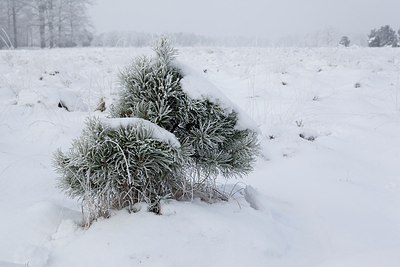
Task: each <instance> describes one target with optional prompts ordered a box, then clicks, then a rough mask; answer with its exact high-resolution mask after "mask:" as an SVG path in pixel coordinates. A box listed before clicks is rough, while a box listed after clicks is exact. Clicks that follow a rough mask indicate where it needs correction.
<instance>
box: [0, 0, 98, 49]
mask: <svg viewBox="0 0 400 267" xmlns="http://www.w3.org/2000/svg"><path fill="white" fill-rule="evenodd" d="M90 4H91V0H0V48H2V47H8V48H17V47H41V48H45V47H49V48H53V47H73V46H90V45H91V42H92V40H93V34H92V32H91V29H92V27H91V24H90V20H89V16H88V6H89V5H90Z"/></svg>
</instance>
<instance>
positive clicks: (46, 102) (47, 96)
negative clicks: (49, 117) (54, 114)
mask: <svg viewBox="0 0 400 267" xmlns="http://www.w3.org/2000/svg"><path fill="white" fill-rule="evenodd" d="M60 102H62V105H63V106H64V107H66V108H68V111H71V112H72V111H88V106H87V105H86V104H85V103H84V102H83V101H82V97H81V95H80V94H79V93H77V92H74V91H70V90H68V89H65V88H62V89H58V88H40V89H24V90H21V91H20V92H19V93H18V97H17V104H18V105H22V106H31V107H33V106H37V105H42V106H44V107H46V108H56V107H60V105H59V104H60Z"/></svg>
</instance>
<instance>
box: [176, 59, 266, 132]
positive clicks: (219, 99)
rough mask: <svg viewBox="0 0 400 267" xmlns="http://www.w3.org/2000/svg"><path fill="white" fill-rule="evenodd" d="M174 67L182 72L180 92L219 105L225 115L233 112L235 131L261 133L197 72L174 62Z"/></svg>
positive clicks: (247, 117) (242, 112) (251, 121)
mask: <svg viewBox="0 0 400 267" xmlns="http://www.w3.org/2000/svg"><path fill="white" fill-rule="evenodd" d="M175 66H176V67H177V68H178V69H180V70H181V72H182V75H183V79H182V80H181V85H182V90H183V91H184V92H185V93H186V94H187V95H188V96H189V97H191V98H192V99H198V100H200V99H209V100H210V101H211V102H213V103H217V104H219V105H220V106H221V107H222V108H223V109H224V111H225V112H226V113H227V114H229V113H231V112H232V111H235V112H236V113H237V117H238V121H237V124H236V126H235V128H236V129H238V130H245V129H250V130H252V131H254V132H257V133H261V132H260V130H259V127H258V126H257V123H256V122H255V121H254V120H252V119H251V118H250V117H249V116H248V115H247V114H246V113H245V112H244V111H242V110H241V108H240V107H238V106H237V105H236V104H235V103H233V102H232V101H231V100H230V99H229V98H228V97H227V96H226V95H224V94H223V93H222V92H221V91H220V90H219V89H218V88H217V87H216V86H215V85H214V84H213V83H211V82H210V81H208V80H207V79H206V78H204V77H203V76H201V74H200V73H199V72H197V71H196V70H194V69H193V68H191V67H189V66H188V65H186V64H184V63H182V62H179V61H177V62H175Z"/></svg>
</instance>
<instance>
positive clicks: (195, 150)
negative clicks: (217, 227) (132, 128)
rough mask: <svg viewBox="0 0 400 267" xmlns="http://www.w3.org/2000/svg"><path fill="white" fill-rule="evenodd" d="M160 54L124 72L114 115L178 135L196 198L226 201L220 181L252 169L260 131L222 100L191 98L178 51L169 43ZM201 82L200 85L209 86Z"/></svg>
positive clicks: (162, 44)
mask: <svg viewBox="0 0 400 267" xmlns="http://www.w3.org/2000/svg"><path fill="white" fill-rule="evenodd" d="M155 52H156V57H155V58H147V57H140V58H138V59H136V60H135V61H134V62H133V63H132V64H131V65H130V66H128V67H127V68H126V69H125V70H124V71H123V72H122V73H121V94H120V99H119V101H118V102H117V103H116V104H115V106H114V107H113V110H112V112H111V114H112V116H113V117H138V118H143V119H146V120H149V121H151V122H153V123H155V124H157V125H159V126H160V127H163V128H164V129H166V130H168V131H169V132H171V133H173V134H174V135H175V136H176V137H177V139H178V140H179V141H180V143H181V144H182V147H185V149H186V153H187V154H188V157H187V158H186V162H185V165H186V166H185V171H186V174H187V176H188V177H187V178H188V179H190V181H191V186H192V188H191V189H192V190H191V192H192V197H193V195H196V196H199V197H201V198H203V199H212V198H215V197H221V196H222V195H221V194H219V192H218V191H217V190H216V188H215V184H214V181H215V178H216V177H217V176H218V175H222V176H224V177H233V176H242V175H245V174H247V173H249V172H250V171H251V170H252V164H253V163H254V161H255V158H256V155H257V153H258V147H259V145H258V137H257V131H256V130H254V129H247V128H244V127H240V124H239V123H238V120H239V114H238V113H237V110H236V109H235V108H233V107H225V105H223V104H226V103H220V102H221V101H222V102H224V101H223V99H215V98H214V97H210V96H209V95H207V93H206V94H202V93H201V92H200V94H198V92H197V93H195V95H197V94H198V96H195V97H191V96H192V95H193V92H191V90H192V89H193V88H190V85H189V86H186V87H185V88H184V86H183V79H185V78H186V77H185V75H184V74H185V70H182V69H181V67H180V66H179V65H178V64H177V63H176V62H175V58H176V54H177V53H176V50H175V49H174V48H172V47H171V46H170V44H169V42H168V41H167V40H166V39H161V41H160V42H159V43H158V45H157V46H156V47H155ZM201 83H203V81H200V82H199V84H200V85H199V84H197V85H195V86H200V87H201V86H204V87H207V84H201ZM203 89H204V91H205V92H206V91H207V88H200V91H201V90H203ZM215 89H216V88H215ZM196 90H199V88H196V89H195V91H196ZM216 91H218V90H217V89H216ZM208 93H209V92H208ZM222 98H223V97H222ZM228 102H229V101H228ZM223 197H224V196H223Z"/></svg>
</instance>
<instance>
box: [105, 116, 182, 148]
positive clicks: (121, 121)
mask: <svg viewBox="0 0 400 267" xmlns="http://www.w3.org/2000/svg"><path fill="white" fill-rule="evenodd" d="M100 121H101V123H102V125H104V126H107V127H110V128H113V129H117V128H119V127H123V128H127V127H128V126H131V127H143V128H144V129H146V130H148V131H149V132H150V133H151V137H153V138H154V139H156V140H158V141H161V142H164V143H166V144H170V145H172V146H173V147H175V148H179V147H180V146H181V144H180V143H179V141H178V139H177V138H176V136H175V135H174V134H173V133H171V132H169V131H167V130H165V129H164V128H162V127H160V126H158V125H157V124H154V123H152V122H150V121H147V120H144V119H140V118H102V119H101V120H100Z"/></svg>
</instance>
